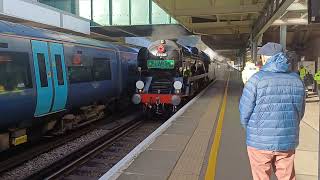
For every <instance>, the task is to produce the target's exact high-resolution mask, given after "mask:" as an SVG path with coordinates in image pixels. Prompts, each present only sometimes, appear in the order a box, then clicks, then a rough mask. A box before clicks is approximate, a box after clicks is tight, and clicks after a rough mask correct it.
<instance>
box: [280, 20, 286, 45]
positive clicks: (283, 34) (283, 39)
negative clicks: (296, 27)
mask: <svg viewBox="0 0 320 180" xmlns="http://www.w3.org/2000/svg"><path fill="white" fill-rule="evenodd" d="M280 44H281V45H282V47H283V49H284V50H285V49H287V26H286V25H281V26H280Z"/></svg>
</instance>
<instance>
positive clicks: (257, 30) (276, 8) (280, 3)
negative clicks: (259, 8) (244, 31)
mask: <svg viewBox="0 0 320 180" xmlns="http://www.w3.org/2000/svg"><path fill="white" fill-rule="evenodd" d="M294 1H295V0H268V1H267V2H266V5H265V7H264V9H263V12H262V14H261V15H260V16H259V18H258V19H257V21H256V23H255V25H254V26H253V30H252V36H253V40H254V41H257V40H258V39H259V37H260V36H261V35H262V34H263V33H264V32H265V31H266V30H267V29H268V28H269V27H270V26H271V25H272V23H273V22H274V21H275V20H276V19H278V18H279V17H281V16H282V15H283V14H284V13H285V12H286V10H287V8H288V7H289V6H290V5H291V4H292V3H293V2H294Z"/></svg>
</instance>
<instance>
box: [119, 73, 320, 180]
mask: <svg viewBox="0 0 320 180" xmlns="http://www.w3.org/2000/svg"><path fill="white" fill-rule="evenodd" d="M228 77H229V81H228V88H226V85H227V80H228ZM240 79H241V78H240V74H238V73H237V72H234V71H233V72H231V73H230V76H229V73H226V74H225V75H224V76H221V77H220V79H219V80H218V81H217V82H216V83H215V84H213V85H212V86H210V87H209V88H208V89H207V90H206V92H204V94H203V95H202V96H201V97H200V98H199V99H198V100H197V101H195V102H194V103H193V104H192V105H190V106H189V107H188V108H187V110H186V111H185V112H184V113H183V114H182V115H181V116H179V117H178V118H176V119H175V120H174V121H173V122H172V124H171V126H170V127H169V128H168V129H166V130H165V131H164V132H163V133H162V134H161V135H160V136H158V137H157V138H156V139H155V141H154V142H153V143H152V144H151V145H150V146H149V147H147V149H146V150H145V151H143V152H142V153H141V154H140V155H139V156H138V157H136V158H135V159H134V160H133V162H132V163H131V164H130V165H129V167H128V168H126V169H125V170H123V171H121V172H118V173H119V174H120V175H119V176H118V179H119V180H150V179H152V180H165V179H170V180H195V179H208V177H210V179H216V180H233V179H240V180H249V179H252V176H251V171H250V165H249V160H248V156H247V152H246V144H245V131H244V129H243V128H242V127H241V126H240V120H239V111H238V104H239V98H240V96H241V92H242V85H241V82H240ZM226 89H227V92H228V93H227V95H226V98H224V92H225V90H226ZM224 99H225V105H224V103H223V101H224ZM223 106H225V109H224V110H222V109H223ZM222 114H223V116H222V117H223V118H221V117H220V116H221V115H222ZM221 119H223V120H221ZM220 121H221V122H220ZM219 122H220V123H219ZM300 127H301V131H300V145H299V147H298V149H297V153H296V159H295V163H296V173H297V180H316V179H318V147H319V146H318V142H319V101H318V97H317V96H315V95H314V96H311V97H310V98H308V99H307V107H306V115H305V117H304V119H303V121H302V122H301V125H300ZM217 137H218V138H217ZM215 141H217V142H215ZM212 154H215V156H212ZM212 162H214V163H212ZM212 169H213V170H212ZM208 171H210V173H208ZM212 172H213V173H212ZM208 174H209V176H208ZM210 174H211V176H210ZM212 174H213V177H214V178H212ZM272 179H275V178H274V177H273V178H272Z"/></svg>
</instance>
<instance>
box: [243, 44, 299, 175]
mask: <svg viewBox="0 0 320 180" xmlns="http://www.w3.org/2000/svg"><path fill="white" fill-rule="evenodd" d="M258 54H260V55H261V59H262V63H263V64H264V65H263V67H262V68H261V70H260V71H259V72H257V73H256V74H254V75H253V76H252V77H251V78H250V79H249V80H248V82H247V83H246V84H245V87H244V89H243V94H242V97H241V99H240V105H239V109H240V120H241V125H242V126H243V127H244V128H245V129H246V136H247V139H246V142H247V150H248V156H249V160H250V165H251V170H252V175H253V178H254V179H255V180H267V179H270V176H271V167H272V166H274V167H275V174H276V176H277V177H278V179H279V180H294V179H295V171H294V155H295V149H296V147H297V146H298V143H299V124H300V120H301V119H302V117H303V115H304V107H305V91H304V85H303V83H302V81H301V80H300V77H299V75H297V74H296V73H293V72H289V64H288V62H287V61H288V60H287V57H286V56H285V54H284V53H283V48H282V46H281V45H280V44H277V43H268V44H266V45H264V46H263V47H262V48H260V50H259V51H258Z"/></svg>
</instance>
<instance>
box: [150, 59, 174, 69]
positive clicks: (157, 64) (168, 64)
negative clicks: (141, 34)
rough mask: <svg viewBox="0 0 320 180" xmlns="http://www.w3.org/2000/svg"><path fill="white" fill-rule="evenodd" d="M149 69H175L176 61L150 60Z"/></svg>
mask: <svg viewBox="0 0 320 180" xmlns="http://www.w3.org/2000/svg"><path fill="white" fill-rule="evenodd" d="M147 66H148V68H149V69H173V68H174V60H148V62H147Z"/></svg>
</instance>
